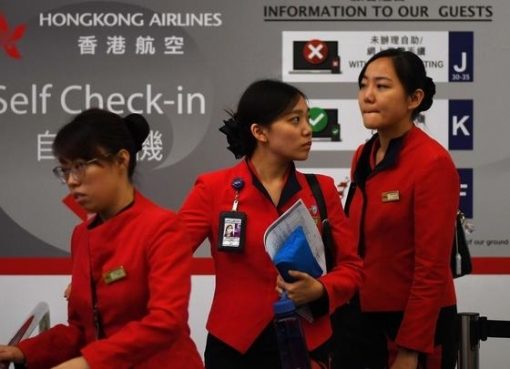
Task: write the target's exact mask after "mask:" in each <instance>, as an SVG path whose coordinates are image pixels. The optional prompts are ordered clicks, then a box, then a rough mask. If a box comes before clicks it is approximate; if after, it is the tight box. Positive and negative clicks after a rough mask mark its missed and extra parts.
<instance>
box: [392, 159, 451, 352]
mask: <svg viewBox="0 0 510 369" xmlns="http://www.w3.org/2000/svg"><path fill="white" fill-rule="evenodd" d="M414 196H415V199H414V230H415V231H414V233H415V236H414V245H415V257H414V262H415V266H414V279H413V283H412V286H411V290H410V295H409V300H408V302H407V306H406V309H405V311H404V317H403V320H402V324H401V326H400V330H399V332H398V334H397V338H396V343H397V345H399V346H402V347H405V348H409V349H413V350H417V351H421V352H432V351H433V345H434V336H435V328H436V322H437V319H438V316H439V311H440V309H441V301H440V300H441V299H442V298H443V295H444V291H445V286H446V285H447V283H449V281H450V280H451V278H452V276H451V271H450V253H451V247H452V242H453V236H454V224H455V216H456V212H457V208H458V198H459V177H458V173H457V170H456V169H455V166H454V165H453V162H452V161H451V159H450V158H449V157H448V156H447V155H442V156H438V157H436V158H434V160H433V161H431V163H430V165H428V166H426V167H424V168H421V170H419V171H418V173H417V178H416V185H415V194H414Z"/></svg>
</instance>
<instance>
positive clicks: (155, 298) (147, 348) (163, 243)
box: [81, 216, 191, 369]
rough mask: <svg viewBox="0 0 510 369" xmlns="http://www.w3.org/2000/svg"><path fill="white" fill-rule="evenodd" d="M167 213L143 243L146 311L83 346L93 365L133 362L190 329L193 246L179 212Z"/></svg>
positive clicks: (121, 367)
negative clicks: (176, 214) (177, 213)
mask: <svg viewBox="0 0 510 369" xmlns="http://www.w3.org/2000/svg"><path fill="white" fill-rule="evenodd" d="M167 218H168V219H166V220H165V221H164V222H163V223H162V224H160V226H159V227H158V228H157V229H155V231H154V232H153V233H152V235H153V237H152V238H151V239H149V240H147V244H146V245H145V247H146V250H147V251H146V258H147V260H146V262H147V265H148V266H149V272H148V283H149V294H150V296H149V301H148V303H147V315H145V316H144V317H143V318H142V319H141V320H139V321H132V322H129V323H128V324H126V325H125V326H124V327H123V328H122V329H120V330H119V331H117V332H116V333H115V334H113V335H111V336H110V337H108V338H106V339H101V340H98V341H94V342H92V343H90V344H88V345H87V346H85V347H84V348H83V349H82V350H81V353H82V355H83V356H84V358H85V360H86V361H87V362H88V364H89V365H90V367H91V368H92V369H107V368H108V369H110V368H116V369H128V368H132V367H133V366H135V365H137V364H138V363H141V362H142V361H143V360H144V359H146V358H147V357H149V356H151V355H153V354H155V353H157V352H158V351H160V350H161V349H163V348H166V347H170V346H171V345H172V344H173V343H174V342H175V341H176V340H178V339H179V338H181V337H186V336H187V334H188V331H187V320H188V300H189V295H190V289H191V276H190V273H191V248H190V247H189V240H188V238H187V237H186V235H185V232H184V228H183V226H182V224H181V223H180V222H179V221H178V220H177V218H176V217H175V216H168V217H167ZM120 303H122V302H120Z"/></svg>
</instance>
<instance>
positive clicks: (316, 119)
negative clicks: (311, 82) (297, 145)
mask: <svg viewBox="0 0 510 369" xmlns="http://www.w3.org/2000/svg"><path fill="white" fill-rule="evenodd" d="M309 114H310V118H309V121H310V125H311V126H312V131H313V132H320V131H322V130H323V129H324V128H326V126H327V125H328V113H326V110H324V109H322V108H318V107H314V108H311V109H310V111H309Z"/></svg>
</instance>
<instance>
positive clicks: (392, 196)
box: [382, 190, 400, 202]
mask: <svg viewBox="0 0 510 369" xmlns="http://www.w3.org/2000/svg"><path fill="white" fill-rule="evenodd" d="M399 200H400V192H398V190H397V191H388V192H383V193H382V202H395V201H399Z"/></svg>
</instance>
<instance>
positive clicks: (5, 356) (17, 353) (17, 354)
mask: <svg viewBox="0 0 510 369" xmlns="http://www.w3.org/2000/svg"><path fill="white" fill-rule="evenodd" d="M0 361H12V362H13V363H22V362H23V361H25V355H23V352H22V351H21V350H20V349H19V348H17V347H16V346H4V345H0Z"/></svg>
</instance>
